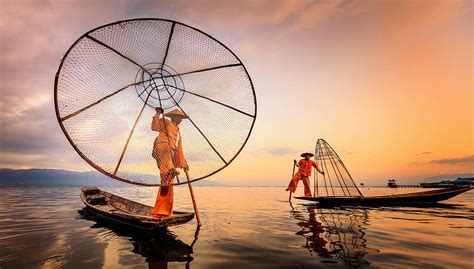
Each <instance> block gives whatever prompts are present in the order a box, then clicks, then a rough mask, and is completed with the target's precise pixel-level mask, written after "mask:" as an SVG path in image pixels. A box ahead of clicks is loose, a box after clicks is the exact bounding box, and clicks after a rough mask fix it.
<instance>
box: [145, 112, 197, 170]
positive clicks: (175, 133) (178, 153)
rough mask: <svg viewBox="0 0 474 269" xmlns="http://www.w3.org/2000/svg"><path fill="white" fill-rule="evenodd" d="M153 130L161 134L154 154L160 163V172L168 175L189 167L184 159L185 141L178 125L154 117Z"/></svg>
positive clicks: (154, 146) (154, 147) (157, 139)
mask: <svg viewBox="0 0 474 269" xmlns="http://www.w3.org/2000/svg"><path fill="white" fill-rule="evenodd" d="M151 129H152V130H153V131H157V132H160V134H159V135H158V136H157V137H156V139H155V143H154V145H153V152H152V156H153V158H155V159H156V160H157V161H158V162H159V163H158V168H159V169H160V172H161V173H167V172H168V171H169V170H170V169H173V168H185V167H187V166H188V163H187V162H186V159H185V158H184V153H183V141H182V139H181V134H180V132H179V127H178V125H176V124H175V123H174V122H172V121H170V120H168V119H166V118H165V119H163V118H160V117H159V116H154V117H153V121H152V122H151ZM167 134H168V135H167ZM167 151H168V152H167Z"/></svg>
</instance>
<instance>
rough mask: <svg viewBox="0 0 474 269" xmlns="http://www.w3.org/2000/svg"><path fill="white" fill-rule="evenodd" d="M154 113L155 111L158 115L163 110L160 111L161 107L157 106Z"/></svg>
mask: <svg viewBox="0 0 474 269" xmlns="http://www.w3.org/2000/svg"><path fill="white" fill-rule="evenodd" d="M155 111H156V113H158V114H161V113H163V109H162V108H161V107H158V106H157V107H155Z"/></svg>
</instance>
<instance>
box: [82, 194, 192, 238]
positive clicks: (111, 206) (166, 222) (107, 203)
mask: <svg viewBox="0 0 474 269" xmlns="http://www.w3.org/2000/svg"><path fill="white" fill-rule="evenodd" d="M81 200H82V202H83V203H84V204H85V205H86V207H87V209H89V210H91V211H92V212H93V213H95V214H96V215H98V216H99V217H102V218H105V219H108V220H111V221H115V222H119V223H121V224H127V225H130V226H134V227H137V228H141V229H146V230H154V229H159V228H163V227H168V226H174V225H179V224H184V223H186V222H188V221H190V220H192V219H193V218H194V213H189V212H179V211H173V214H172V215H170V216H166V217H163V218H156V217H152V216H150V213H151V210H152V207H151V206H147V205H144V204H140V203H137V202H134V201H132V200H128V199H125V198H123V197H120V196H117V195H114V194H111V193H108V192H106V191H103V190H100V189H98V188H82V190H81Z"/></svg>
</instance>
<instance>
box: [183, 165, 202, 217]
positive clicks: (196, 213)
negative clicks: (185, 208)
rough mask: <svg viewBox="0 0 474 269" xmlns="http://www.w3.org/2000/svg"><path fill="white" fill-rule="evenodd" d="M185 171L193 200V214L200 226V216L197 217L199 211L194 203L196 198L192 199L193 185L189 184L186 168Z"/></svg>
mask: <svg viewBox="0 0 474 269" xmlns="http://www.w3.org/2000/svg"><path fill="white" fill-rule="evenodd" d="M185 172H186V179H187V180H188V186H189V192H190V193H191V200H192V201H193V207H194V214H195V215H196V220H197V223H198V226H201V218H200V217H199V211H198V208H197V205H196V199H194V192H193V186H191V181H190V180H189V172H188V171H187V170H185Z"/></svg>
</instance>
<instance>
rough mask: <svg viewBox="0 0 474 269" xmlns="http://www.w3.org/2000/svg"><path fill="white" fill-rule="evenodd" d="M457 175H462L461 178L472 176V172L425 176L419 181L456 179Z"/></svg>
mask: <svg viewBox="0 0 474 269" xmlns="http://www.w3.org/2000/svg"><path fill="white" fill-rule="evenodd" d="M459 177H462V178H466V177H474V173H464V174H450V175H440V176H432V177H429V178H425V179H424V180H422V181H421V182H438V181H442V180H456V179H457V178H459Z"/></svg>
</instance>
